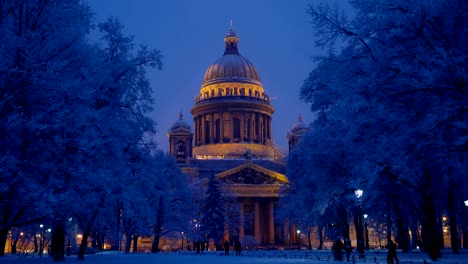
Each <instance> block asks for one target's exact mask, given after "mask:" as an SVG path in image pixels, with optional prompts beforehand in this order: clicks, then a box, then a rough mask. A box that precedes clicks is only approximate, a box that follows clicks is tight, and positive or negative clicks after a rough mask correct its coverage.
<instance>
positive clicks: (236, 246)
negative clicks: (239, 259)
mask: <svg viewBox="0 0 468 264" xmlns="http://www.w3.org/2000/svg"><path fill="white" fill-rule="evenodd" d="M234 250H235V251H236V256H240V255H241V250H242V247H241V243H240V241H239V239H237V240H236V242H234Z"/></svg>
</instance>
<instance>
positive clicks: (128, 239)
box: [125, 233, 132, 254]
mask: <svg viewBox="0 0 468 264" xmlns="http://www.w3.org/2000/svg"><path fill="white" fill-rule="evenodd" d="M131 244H132V235H131V233H127V235H125V254H128V253H130V246H131Z"/></svg>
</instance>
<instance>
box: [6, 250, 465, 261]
mask: <svg viewBox="0 0 468 264" xmlns="http://www.w3.org/2000/svg"><path fill="white" fill-rule="evenodd" d="M232 253H233V252H232ZM305 253H306V252H305V251H295V252H294V251H291V252H282V251H276V252H274V251H265V252H262V251H246V252H243V254H244V256H242V257H236V256H227V257H226V256H222V253H220V252H217V253H215V252H210V253H208V254H206V255H194V254H192V253H187V252H184V253H182V254H180V253H160V254H151V255H148V254H121V253H104V254H97V255H87V256H86V257H85V261H84V262H82V261H78V260H77V259H76V256H72V257H69V258H67V259H66V261H65V263H83V264H98V263H99V264H127V263H136V264H160V263H164V264H165V263H168V264H185V263H187V264H217V263H223V264H280V263H285V264H299V263H308V264H309V263H310V264H332V263H341V264H346V263H348V262H345V261H344V262H335V261H332V260H331V259H329V258H328V257H329V255H330V254H331V253H330V252H327V251H320V252H318V251H314V252H312V253H311V252H308V253H307V258H306V254H305ZM399 258H400V264H422V263H424V260H425V259H426V260H427V257H426V256H425V255H424V254H419V253H418V254H399ZM13 263H15V264H16V263H18V264H21V263H26V264H33V263H34V264H36V263H53V262H52V261H51V260H50V259H49V258H47V257H44V258H42V259H40V258H38V257H37V256H36V257H31V256H29V257H26V258H19V257H17V256H7V257H4V258H0V264H13ZM349 263H352V262H349ZM365 263H367V264H386V254H384V252H372V253H368V254H367V260H366V261H365V260H359V259H356V264H365ZM428 263H432V262H431V261H428ZM435 263H441V264H468V252H462V254H460V255H453V254H445V255H444V257H443V258H442V259H440V260H439V261H437V262H435Z"/></svg>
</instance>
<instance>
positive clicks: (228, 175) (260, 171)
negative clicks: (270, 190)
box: [216, 163, 288, 184]
mask: <svg viewBox="0 0 468 264" xmlns="http://www.w3.org/2000/svg"><path fill="white" fill-rule="evenodd" d="M216 177H217V178H218V179H220V180H221V181H223V182H225V183H227V184H286V183H288V179H287V178H286V176H284V175H283V174H281V173H278V172H275V171H272V170H269V169H266V168H264V167H262V166H258V165H256V164H253V163H245V164H242V165H241V166H238V167H235V168H232V169H230V170H227V171H223V172H221V173H218V174H217V175H216Z"/></svg>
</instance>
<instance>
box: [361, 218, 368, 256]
mask: <svg viewBox="0 0 468 264" xmlns="http://www.w3.org/2000/svg"><path fill="white" fill-rule="evenodd" d="M362 216H364V231H365V232H366V250H369V230H368V229H367V214H363V215H362Z"/></svg>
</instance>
